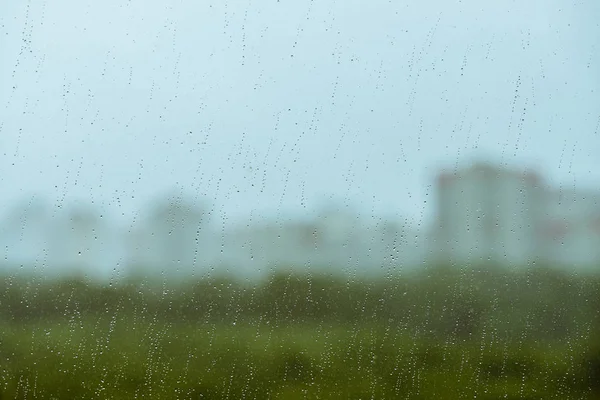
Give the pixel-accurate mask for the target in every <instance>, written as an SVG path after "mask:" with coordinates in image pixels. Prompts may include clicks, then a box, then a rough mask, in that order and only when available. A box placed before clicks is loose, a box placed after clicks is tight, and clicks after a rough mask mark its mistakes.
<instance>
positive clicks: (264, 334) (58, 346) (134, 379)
mask: <svg viewBox="0 0 600 400" xmlns="http://www.w3.org/2000/svg"><path fill="white" fill-rule="evenodd" d="M4 282H5V287H4V288H3V292H1V293H0V300H1V301H2V304H1V305H2V309H1V310H0V317H1V318H2V319H1V327H2V329H1V330H0V332H1V333H0V340H1V342H0V393H1V398H3V399H4V398H11V399H15V398H16V399H21V398H57V399H66V398H69V399H70V398H74V399H75V398H80V399H90V398H113V399H121V398H122V399H131V398H153V399H154V398H196V399H197V398H203V399H214V398H217V399H221V398H231V399H241V398H247V399H253V398H255V399H266V398H272V399H300V398H336V399H366V398H369V399H371V398H388V399H389V398H409V399H459V398H477V399H501V398H504V399H548V398H556V399H569V398H571V399H586V398H587V399H595V398H600V330H599V328H600V324H599V316H598V308H597V307H598V304H599V300H600V299H599V298H598V293H599V292H598V289H599V287H600V286H599V285H598V279H597V278H585V279H583V278H577V277H568V276H564V275H560V274H557V273H554V272H550V271H541V270H540V271H537V272H528V273H523V274H520V275H519V274H500V275H498V276H492V275H491V274H488V273H484V274H481V273H478V272H476V271H473V272H468V273H465V272H464V271H463V272H462V273H460V274H458V273H449V272H448V271H445V270H439V271H435V272H433V273H429V274H425V275H422V276H420V277H410V278H408V277H405V278H402V279H400V278H398V279H395V278H394V279H391V278H390V279H389V280H385V281H382V282H364V281H361V282H359V281H349V280H343V279H339V278H333V277H306V276H305V277H299V276H292V275H286V274H283V275H279V276H274V277H272V278H271V279H270V280H269V281H268V282H265V283H262V284H254V285H250V284H248V283H239V282H237V283H236V282H235V281H232V280H227V279H213V280H208V279H205V280H202V281H198V282H193V283H190V284H188V285H187V286H178V287H168V286H166V285H164V284H162V285H161V284H157V285H155V286H149V285H148V284H144V285H142V284H140V283H138V284H134V283H129V284H127V285H121V286H113V287H105V286H94V285H92V284H89V283H85V282H83V281H80V280H71V281H65V282H45V283H44V282H36V281H35V280H32V279H29V280H22V281H18V280H16V279H14V278H7V279H5V281H4Z"/></svg>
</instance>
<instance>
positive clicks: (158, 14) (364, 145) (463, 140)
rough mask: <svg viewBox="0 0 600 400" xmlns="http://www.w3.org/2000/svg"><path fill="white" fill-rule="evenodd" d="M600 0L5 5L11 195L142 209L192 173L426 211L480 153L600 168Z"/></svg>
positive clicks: (293, 209)
mask: <svg viewBox="0 0 600 400" xmlns="http://www.w3.org/2000/svg"><path fill="white" fill-rule="evenodd" d="M598 21H600V2H598V1H596V0H582V1H566V0H565V1H558V0H543V1H542V0H536V1H490V2H482V1H481V0H464V1H447V0H425V1H419V2H417V1H410V2H409V1H405V2H402V1H391V2H390V1H380V0H369V1H356V0H345V1H308V0H300V1H288V0H286V1H283V0H282V1H274V0H269V1H256V0H255V1H251V0H249V1H221V0H219V1H213V2H210V1H205V2H198V1H191V0H190V1H185V0H184V1H177V2H175V1H171V2H168V1H151V0H132V1H122V0H119V1H117V0H104V1H95V0H94V1H92V0H87V1H86V0H77V1H75V0H53V1H46V2H44V1H36V0H33V1H29V2H24V1H17V0H8V1H3V2H2V3H1V4H0V193H2V197H1V199H0V205H2V206H3V207H5V206H7V205H8V204H11V202H13V201H15V200H16V199H19V198H22V197H23V196H25V195H29V194H31V193H34V192H36V193H40V194H41V195H43V196H47V197H48V199H49V200H50V201H53V202H55V203H57V202H63V201H70V200H73V199H76V198H82V199H88V200H90V201H94V203H95V204H97V205H100V206H102V207H103V208H104V209H106V210H112V212H113V213H115V214H121V213H123V214H124V215H126V216H131V214H132V212H133V211H134V210H135V209H137V208H139V207H141V206H142V205H144V204H146V203H147V202H148V201H150V200H151V199H152V198H153V196H154V195H156V194H157V193H161V192H164V191H165V190H167V189H169V188H171V187H174V186H179V187H183V188H184V189H185V190H186V191H187V192H188V193H190V194H191V195H198V196H199V197H205V198H207V199H208V200H209V201H210V202H212V203H213V204H214V205H215V206H217V207H218V210H219V211H218V214H217V216H218V218H221V217H224V218H226V219H227V220H228V221H234V220H236V219H237V218H238V217H240V216H245V215H248V214H250V213H253V214H254V215H263V214H268V213H271V214H277V213H283V214H287V213H302V212H305V211H306V209H311V208H313V207H314V206H316V205H318V204H319V203H320V201H321V200H322V199H323V198H325V197H327V196H330V197H332V198H334V199H338V200H339V201H340V202H341V203H344V204H352V205H355V206H356V207H358V208H359V209H360V210H362V212H364V213H365V214H370V213H376V214H392V215H402V216H407V217H409V218H411V219H413V220H414V221H415V222H417V223H418V222H419V221H421V220H422V219H423V213H425V216H427V214H428V213H429V212H430V211H431V207H429V205H428V204H426V202H427V201H428V198H429V197H430V196H428V195H427V193H428V191H429V188H428V185H429V184H430V183H431V180H432V177H433V174H434V173H435V171H436V168H437V167H438V166H439V165H450V166H451V165H453V164H455V163H456V162H459V163H460V162H463V161H464V160H465V159H469V158H470V157H473V156H478V157H487V158H492V159H494V160H496V161H499V162H506V163H509V164H512V165H514V164H517V165H531V166H537V167H539V168H540V169H542V172H543V173H544V174H545V175H546V177H547V178H548V179H549V180H550V181H551V182H552V183H554V184H557V185H558V184H563V185H568V186H570V187H572V186H573V185H575V186H583V185H584V186H593V185H594V183H597V182H599V181H600V156H599V154H600V132H599V131H600V130H599V123H600V73H599V72H600V27H599V25H598V24H599V23H598Z"/></svg>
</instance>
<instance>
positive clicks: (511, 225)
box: [432, 163, 545, 265]
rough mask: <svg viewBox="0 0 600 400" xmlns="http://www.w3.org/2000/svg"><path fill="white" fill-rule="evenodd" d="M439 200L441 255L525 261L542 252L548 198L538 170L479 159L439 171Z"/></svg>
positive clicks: (436, 247) (437, 247)
mask: <svg viewBox="0 0 600 400" xmlns="http://www.w3.org/2000/svg"><path fill="white" fill-rule="evenodd" d="M436 200H437V220H436V225H435V233H434V235H433V240H434V243H433V249H432V255H433V256H434V257H435V258H436V260H437V261H442V262H460V263H478V262H487V261H492V262H498V263H502V264H511V265H526V264H528V263H530V262H532V261H535V260H537V259H538V258H539V257H540V256H541V253H542V249H543V243H542V241H541V238H540V236H539V235H538V234H537V232H538V226H539V225H540V223H541V221H542V220H543V218H544V201H545V198H544V190H543V187H542V183H541V179H540V177H539V176H538V175H537V174H536V173H534V172H531V171H517V170H512V169H508V168H502V167H497V166H493V165H491V164H486V163H476V164H473V165H471V166H469V167H467V168H464V169H460V170H457V171H455V172H443V173H440V174H439V175H438V178H437V199H436Z"/></svg>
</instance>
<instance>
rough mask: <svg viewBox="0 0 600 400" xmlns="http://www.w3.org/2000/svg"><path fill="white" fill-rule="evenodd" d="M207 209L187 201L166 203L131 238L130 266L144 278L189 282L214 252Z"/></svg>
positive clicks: (159, 204)
mask: <svg viewBox="0 0 600 400" xmlns="http://www.w3.org/2000/svg"><path fill="white" fill-rule="evenodd" d="M207 217H208V215H207V213H206V212H205V210H204V208H203V207H201V206H197V205H195V204H194V203H192V202H190V201H188V200H186V199H183V198H172V199H165V200H161V201H159V202H157V203H155V205H154V207H153V208H152V209H151V210H150V211H149V213H148V214H147V215H145V216H144V218H143V219H142V220H140V221H138V223H137V224H135V225H134V226H133V228H132V230H131V232H130V233H129V234H128V235H127V243H128V248H129V255H128V258H127V263H128V265H130V266H131V268H132V269H134V270H135V271H136V273H141V274H143V275H146V274H150V275H155V276H158V275H161V274H163V275H165V276H168V277H170V278H185V277H186V276H190V275H191V273H192V272H194V270H195V269H196V268H198V269H200V268H202V267H205V266H206V264H207V263H208V258H207V257H208V254H207V253H208V252H211V251H214V246H215V243H214V240H211V239H213V238H212V236H213V235H212V234H210V233H209V232H207V229H206V228H207V223H208V221H207Z"/></svg>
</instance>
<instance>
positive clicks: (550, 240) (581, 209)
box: [540, 189, 600, 271]
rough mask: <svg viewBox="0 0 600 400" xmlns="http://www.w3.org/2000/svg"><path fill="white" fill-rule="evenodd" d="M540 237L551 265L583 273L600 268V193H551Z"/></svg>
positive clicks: (546, 259) (559, 191) (562, 190)
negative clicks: (582, 271)
mask: <svg viewBox="0 0 600 400" xmlns="http://www.w3.org/2000/svg"><path fill="white" fill-rule="evenodd" d="M540 235H542V236H543V238H544V241H545V248H544V255H545V261H546V262H547V263H549V264H554V265H560V266H563V267H567V268H571V269H575V270H580V271H581V270H585V269H590V268H596V269H598V268H600V193H598V192H586V191H584V190H574V189H570V190H569V189H559V190H551V191H548V194H547V202H546V218H545V221H544V223H543V224H542V226H541V229H540Z"/></svg>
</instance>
